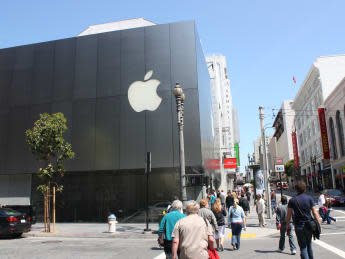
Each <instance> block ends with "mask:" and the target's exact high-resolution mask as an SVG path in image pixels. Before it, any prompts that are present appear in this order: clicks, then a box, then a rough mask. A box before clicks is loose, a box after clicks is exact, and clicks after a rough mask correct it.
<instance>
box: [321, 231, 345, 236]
mask: <svg viewBox="0 0 345 259" xmlns="http://www.w3.org/2000/svg"><path fill="white" fill-rule="evenodd" d="M328 235H345V232H336V233H325V234H321V236H328Z"/></svg>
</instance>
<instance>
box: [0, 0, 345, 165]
mask: <svg viewBox="0 0 345 259" xmlns="http://www.w3.org/2000/svg"><path fill="white" fill-rule="evenodd" d="M0 8H1V16H0V48H5V47H11V46H16V45H22V44H28V43H35V42H41V41H48V40H55V39H60V38H67V37H73V36H75V35H77V34H78V33H79V32H81V31H82V30H84V29H85V28H87V27H88V26H89V25H92V24H99V23H105V22H111V21H118V20H124V19H128V18H137V17H144V18H146V19H148V20H151V21H153V22H156V23H169V22H176V21H181V20H192V19H193V20H195V21H196V23H197V26H198V31H199V35H200V38H201V41H202V44H203V48H204V52H205V54H212V53H221V54H223V55H225V56H226V57H227V63H228V71H229V75H230V79H231V88H232V95H233V104H234V106H235V107H236V108H237V109H238V111H239V120H240V131H241V132H240V133H241V144H240V148H241V159H242V166H243V165H245V164H246V163H247V154H248V153H252V152H253V144H252V143H253V140H254V139H255V138H256V137H257V136H259V134H260V129H259V119H258V106H259V105H262V106H264V107H267V108H266V109H265V113H266V114H267V116H266V123H272V111H271V110H270V108H271V107H275V108H279V107H280V105H281V102H282V101H283V100H285V99H293V98H294V96H295V94H296V92H297V90H298V88H299V86H300V84H301V83H302V82H303V80H304V77H305V76H306V74H307V72H308V70H309V68H310V66H311V64H312V62H313V61H314V60H315V58H316V57H317V56H327V55H334V54H344V53H345V19H344V10H345V1H344V0H330V1H325V0H290V1H277V0H218V1H206V0H187V1H186V0H184V1H180V0H174V1H170V0H165V1H162V0H160V1H157V0H146V1H142V0H137V1H132V0H127V1H110V0H109V1H104V0H98V1H88V0H83V1H77V0H74V1H71V0H59V1H42V0H36V1H24V0H22V1H18V0H11V1H9V0H3V1H1V7H0ZM293 76H295V77H296V79H297V84H296V87H294V86H293V81H292V77H293ZM268 107H270V108H268ZM268 133H269V132H268Z"/></svg>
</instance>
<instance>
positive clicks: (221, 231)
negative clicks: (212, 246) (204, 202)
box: [214, 225, 225, 239]
mask: <svg viewBox="0 0 345 259" xmlns="http://www.w3.org/2000/svg"><path fill="white" fill-rule="evenodd" d="M224 235H225V225H223V226H219V227H218V233H217V232H216V233H215V234H214V238H215V239H219V238H222V237H224Z"/></svg>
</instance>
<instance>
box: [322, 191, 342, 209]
mask: <svg viewBox="0 0 345 259" xmlns="http://www.w3.org/2000/svg"><path fill="white" fill-rule="evenodd" d="M324 194H325V196H326V197H327V199H328V200H329V201H330V202H331V204H332V206H344V205H345V194H344V193H343V192H342V191H340V190H337V189H326V190H325V191H324Z"/></svg>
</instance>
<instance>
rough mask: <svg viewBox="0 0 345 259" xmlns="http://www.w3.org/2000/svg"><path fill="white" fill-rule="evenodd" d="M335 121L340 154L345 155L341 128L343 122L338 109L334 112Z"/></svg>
mask: <svg viewBox="0 0 345 259" xmlns="http://www.w3.org/2000/svg"><path fill="white" fill-rule="evenodd" d="M336 121H337V128H338V138H339V143H340V154H341V156H345V150H344V148H345V147H344V129H343V122H342V120H341V118H340V111H337V113H336Z"/></svg>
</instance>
